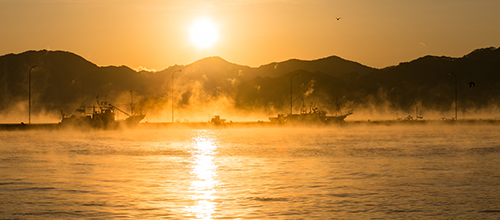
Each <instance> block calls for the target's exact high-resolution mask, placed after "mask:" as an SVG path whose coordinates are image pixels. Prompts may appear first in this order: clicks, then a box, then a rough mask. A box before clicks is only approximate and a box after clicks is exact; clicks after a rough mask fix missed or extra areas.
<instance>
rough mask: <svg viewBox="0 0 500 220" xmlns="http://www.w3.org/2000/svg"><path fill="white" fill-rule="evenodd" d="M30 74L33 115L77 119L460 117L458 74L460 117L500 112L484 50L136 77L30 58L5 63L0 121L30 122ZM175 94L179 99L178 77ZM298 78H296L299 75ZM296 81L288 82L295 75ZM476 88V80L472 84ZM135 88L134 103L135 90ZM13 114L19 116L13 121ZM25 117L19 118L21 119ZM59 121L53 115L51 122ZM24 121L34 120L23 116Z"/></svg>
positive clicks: (37, 54) (36, 54)
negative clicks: (113, 113)
mask: <svg viewBox="0 0 500 220" xmlns="http://www.w3.org/2000/svg"><path fill="white" fill-rule="evenodd" d="M35 65H36V66H37V68H34V69H32V71H31V76H32V79H31V91H32V114H33V115H52V116H54V115H58V114H59V110H62V111H64V112H65V113H66V114H71V113H72V112H73V111H74V109H76V108H77V107H79V106H80V105H82V104H85V105H94V104H95V103H96V97H97V96H99V101H109V102H112V103H114V104H115V105H117V106H119V107H120V108H122V109H123V110H127V111H130V104H129V103H130V101H131V97H133V100H134V102H135V111H142V112H143V113H146V114H147V115H149V117H150V119H151V120H152V121H168V120H169V118H170V117H171V104H172V103H171V99H172V97H173V98H174V105H175V111H176V113H175V114H176V118H179V119H188V120H190V121H199V120H206V119H208V118H210V117H211V116H212V115H214V114H220V115H222V116H223V117H224V116H229V117H233V118H235V119H234V120H237V119H236V117H239V116H242V117H241V118H245V119H251V118H256V119H267V118H266V116H273V115H276V114H278V113H289V112H290V85H292V99H293V102H292V103H293V111H294V113H298V112H299V111H300V109H301V107H303V106H305V107H310V106H315V107H320V108H325V109H326V110H327V111H328V112H330V113H334V112H335V111H336V110H337V108H338V107H339V106H340V107H341V109H343V110H348V109H352V110H354V113H355V115H356V112H364V113H366V112H372V113H375V112H376V113H381V114H389V115H393V116H394V115H395V113H396V112H399V113H400V114H401V115H406V114H409V113H412V114H413V113H414V111H415V108H417V107H418V108H419V110H420V112H421V114H425V112H435V113H438V114H441V115H443V116H447V117H452V116H454V113H453V111H454V100H455V77H454V75H450V74H449V73H453V74H455V75H456V79H457V89H458V93H457V94H458V103H459V108H460V112H461V114H460V115H462V114H463V115H471V114H473V113H474V112H477V111H482V112H487V113H490V114H491V115H492V117H494V116H499V115H500V112H499V111H500V109H499V107H500V90H499V88H500V87H499V86H500V50H499V49H498V48H493V47H492V48H483V49H478V50H475V51H473V52H471V53H470V54H467V55H465V56H463V57H460V58H452V57H437V56H425V57H421V58H418V59H415V60H413V61H410V62H404V63H400V64H399V65H397V66H391V67H386V68H383V69H376V68H371V67H368V66H364V65H362V64H359V63H356V62H353V61H348V60H344V59H342V58H340V57H337V56H331V57H327V58H322V59H318V60H312V61H303V60H296V59H292V60H288V61H284V62H276V63H270V64H266V65H262V66H260V67H256V68H254V67H248V66H244V65H238V64H234V63H230V62H228V61H226V60H224V59H222V58H220V57H209V58H205V59H201V60H199V61H196V62H194V63H192V64H189V65H185V66H181V65H175V66H171V67H169V68H167V69H165V70H162V71H158V72H146V71H140V72H137V71H135V70H133V69H131V68H129V67H126V66H120V67H116V66H108V67H99V66H97V65H95V64H93V63H91V62H90V61H87V60H85V59H84V58H82V57H80V56H78V55H76V54H73V53H70V52H64V51H46V50H42V51H27V52H24V53H20V54H7V55H4V56H1V57H0V78H1V81H0V115H1V116H0V121H8V120H9V119H8V118H16V119H17V118H21V119H22V118H23V117H24V118H26V116H25V115H27V107H28V75H29V74H28V73H29V69H30V68H31V67H32V66H35ZM173 73H174V90H173V91H174V93H173V96H172V74H173ZM295 74H297V75H295ZM293 75H295V76H294V77H293V80H291V77H292V76H293ZM471 82H473V83H471ZM130 91H132V96H131V92H130ZM14 115H16V117H14ZM18 115H21V116H18ZM54 117H56V116H54ZM23 120H24V121H27V119H23Z"/></svg>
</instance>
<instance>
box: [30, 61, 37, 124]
mask: <svg viewBox="0 0 500 220" xmlns="http://www.w3.org/2000/svg"><path fill="white" fill-rule="evenodd" d="M36 67H37V66H36V65H35V66H32V67H31V68H30V70H29V72H28V93H29V94H28V124H31V70H32V69H34V68H36Z"/></svg>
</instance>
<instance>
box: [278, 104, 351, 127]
mask: <svg viewBox="0 0 500 220" xmlns="http://www.w3.org/2000/svg"><path fill="white" fill-rule="evenodd" d="M349 115H352V110H351V111H349V112H347V113H342V112H340V111H339V110H338V111H337V114H335V115H327V112H326V111H325V110H320V109H319V108H317V107H310V108H309V110H307V109H305V108H302V109H301V111H300V114H288V115H286V114H278V116H277V117H269V120H270V121H271V122H272V123H279V124H285V123H286V124H330V123H341V122H343V121H344V119H345V118H346V117H347V116H349Z"/></svg>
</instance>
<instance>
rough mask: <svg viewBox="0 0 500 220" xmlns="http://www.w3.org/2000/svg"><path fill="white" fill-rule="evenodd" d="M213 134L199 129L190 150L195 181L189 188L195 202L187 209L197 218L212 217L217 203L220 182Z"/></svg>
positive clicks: (192, 173)
mask: <svg viewBox="0 0 500 220" xmlns="http://www.w3.org/2000/svg"><path fill="white" fill-rule="evenodd" d="M213 136H214V135H213V134H212V132H210V131H206V130H201V131H199V133H198V134H197V135H196V136H195V137H194V138H193V146H192V147H193V149H192V150H191V151H190V152H191V155H192V157H193V159H194V160H193V164H192V165H191V166H192V171H191V175H192V178H193V181H192V182H191V187H190V188H189V190H190V191H191V193H192V195H193V196H192V198H191V199H192V200H193V201H194V202H195V204H194V205H193V206H191V207H187V210H188V212H190V213H192V214H193V215H195V216H196V218H197V219H212V218H213V214H214V213H215V208H216V205H217V203H216V202H214V200H215V199H216V196H214V194H215V192H216V191H215V187H216V186H217V184H218V181H217V180H216V179H215V177H216V176H217V172H216V170H217V165H215V163H214V158H215V155H216V154H217V152H216V149H217V145H216V143H215V141H214V139H213V138H214V137H213Z"/></svg>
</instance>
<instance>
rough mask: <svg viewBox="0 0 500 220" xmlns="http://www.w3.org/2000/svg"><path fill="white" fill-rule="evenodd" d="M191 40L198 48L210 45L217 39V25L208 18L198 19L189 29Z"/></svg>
mask: <svg viewBox="0 0 500 220" xmlns="http://www.w3.org/2000/svg"><path fill="white" fill-rule="evenodd" d="M189 34H190V38H191V42H192V43H193V44H194V45H196V46H197V47H198V48H207V47H211V46H213V45H214V44H215V42H216V41H217V38H218V35H217V27H216V26H215V24H214V23H213V22H212V21H210V20H209V19H199V20H197V21H195V22H194V23H193V25H191V28H190V29H189Z"/></svg>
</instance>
